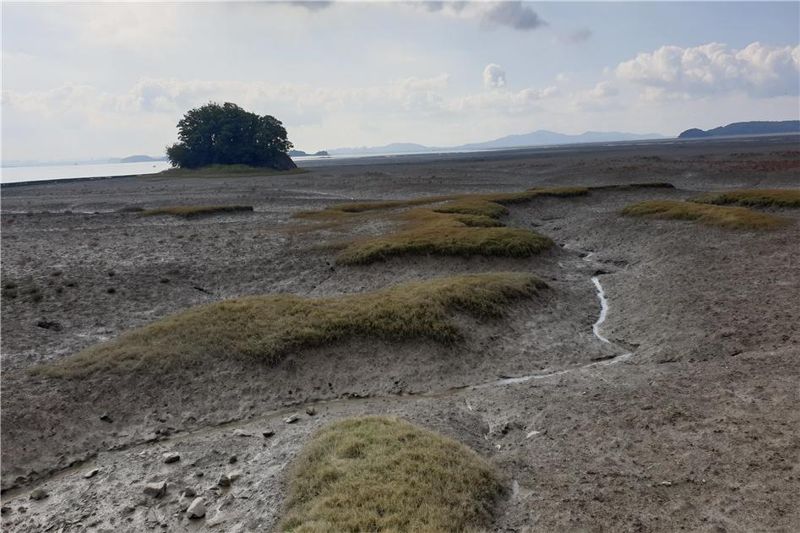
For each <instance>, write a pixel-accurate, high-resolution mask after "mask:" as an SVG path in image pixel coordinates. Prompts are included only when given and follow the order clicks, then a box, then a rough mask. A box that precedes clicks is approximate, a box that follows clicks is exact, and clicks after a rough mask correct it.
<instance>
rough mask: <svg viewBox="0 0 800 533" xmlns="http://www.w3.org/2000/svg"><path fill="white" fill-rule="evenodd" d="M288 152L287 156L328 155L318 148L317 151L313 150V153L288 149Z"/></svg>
mask: <svg viewBox="0 0 800 533" xmlns="http://www.w3.org/2000/svg"><path fill="white" fill-rule="evenodd" d="M288 154H289V157H315V156H316V157H326V156H328V155H330V154H328V152H326V151H325V150H320V151H319V152H314V153H313V154H309V153H308V152H304V151H302V150H289V152H288Z"/></svg>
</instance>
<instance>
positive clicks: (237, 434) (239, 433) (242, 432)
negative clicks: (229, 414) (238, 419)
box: [233, 429, 253, 437]
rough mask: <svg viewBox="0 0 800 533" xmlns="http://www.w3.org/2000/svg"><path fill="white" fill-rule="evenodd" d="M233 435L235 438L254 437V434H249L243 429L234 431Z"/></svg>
mask: <svg viewBox="0 0 800 533" xmlns="http://www.w3.org/2000/svg"><path fill="white" fill-rule="evenodd" d="M233 435H234V436H235V437H252V436H253V434H252V433H249V432H247V431H245V430H243V429H234V430H233Z"/></svg>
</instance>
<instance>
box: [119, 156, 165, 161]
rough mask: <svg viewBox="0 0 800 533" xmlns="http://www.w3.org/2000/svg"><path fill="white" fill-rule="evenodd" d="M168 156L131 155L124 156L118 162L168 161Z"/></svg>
mask: <svg viewBox="0 0 800 533" xmlns="http://www.w3.org/2000/svg"><path fill="white" fill-rule="evenodd" d="M166 160H167V158H166V157H151V156H149V155H129V156H128V157H122V158H120V159H119V160H118V161H117V162H118V163H150V162H151V161H166Z"/></svg>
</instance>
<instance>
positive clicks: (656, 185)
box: [591, 181, 675, 191]
mask: <svg viewBox="0 0 800 533" xmlns="http://www.w3.org/2000/svg"><path fill="white" fill-rule="evenodd" d="M674 188H675V186H674V185H673V184H671V183H667V182H666V181H654V182H647V183H623V184H619V185H596V186H594V187H591V189H592V190H593V191H632V190H636V189H674Z"/></svg>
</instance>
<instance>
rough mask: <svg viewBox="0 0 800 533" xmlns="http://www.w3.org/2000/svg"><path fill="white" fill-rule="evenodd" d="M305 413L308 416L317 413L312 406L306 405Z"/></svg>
mask: <svg viewBox="0 0 800 533" xmlns="http://www.w3.org/2000/svg"><path fill="white" fill-rule="evenodd" d="M306 414H307V415H308V416H314V415H315V414H317V410H316V409H314V408H313V407H306Z"/></svg>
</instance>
